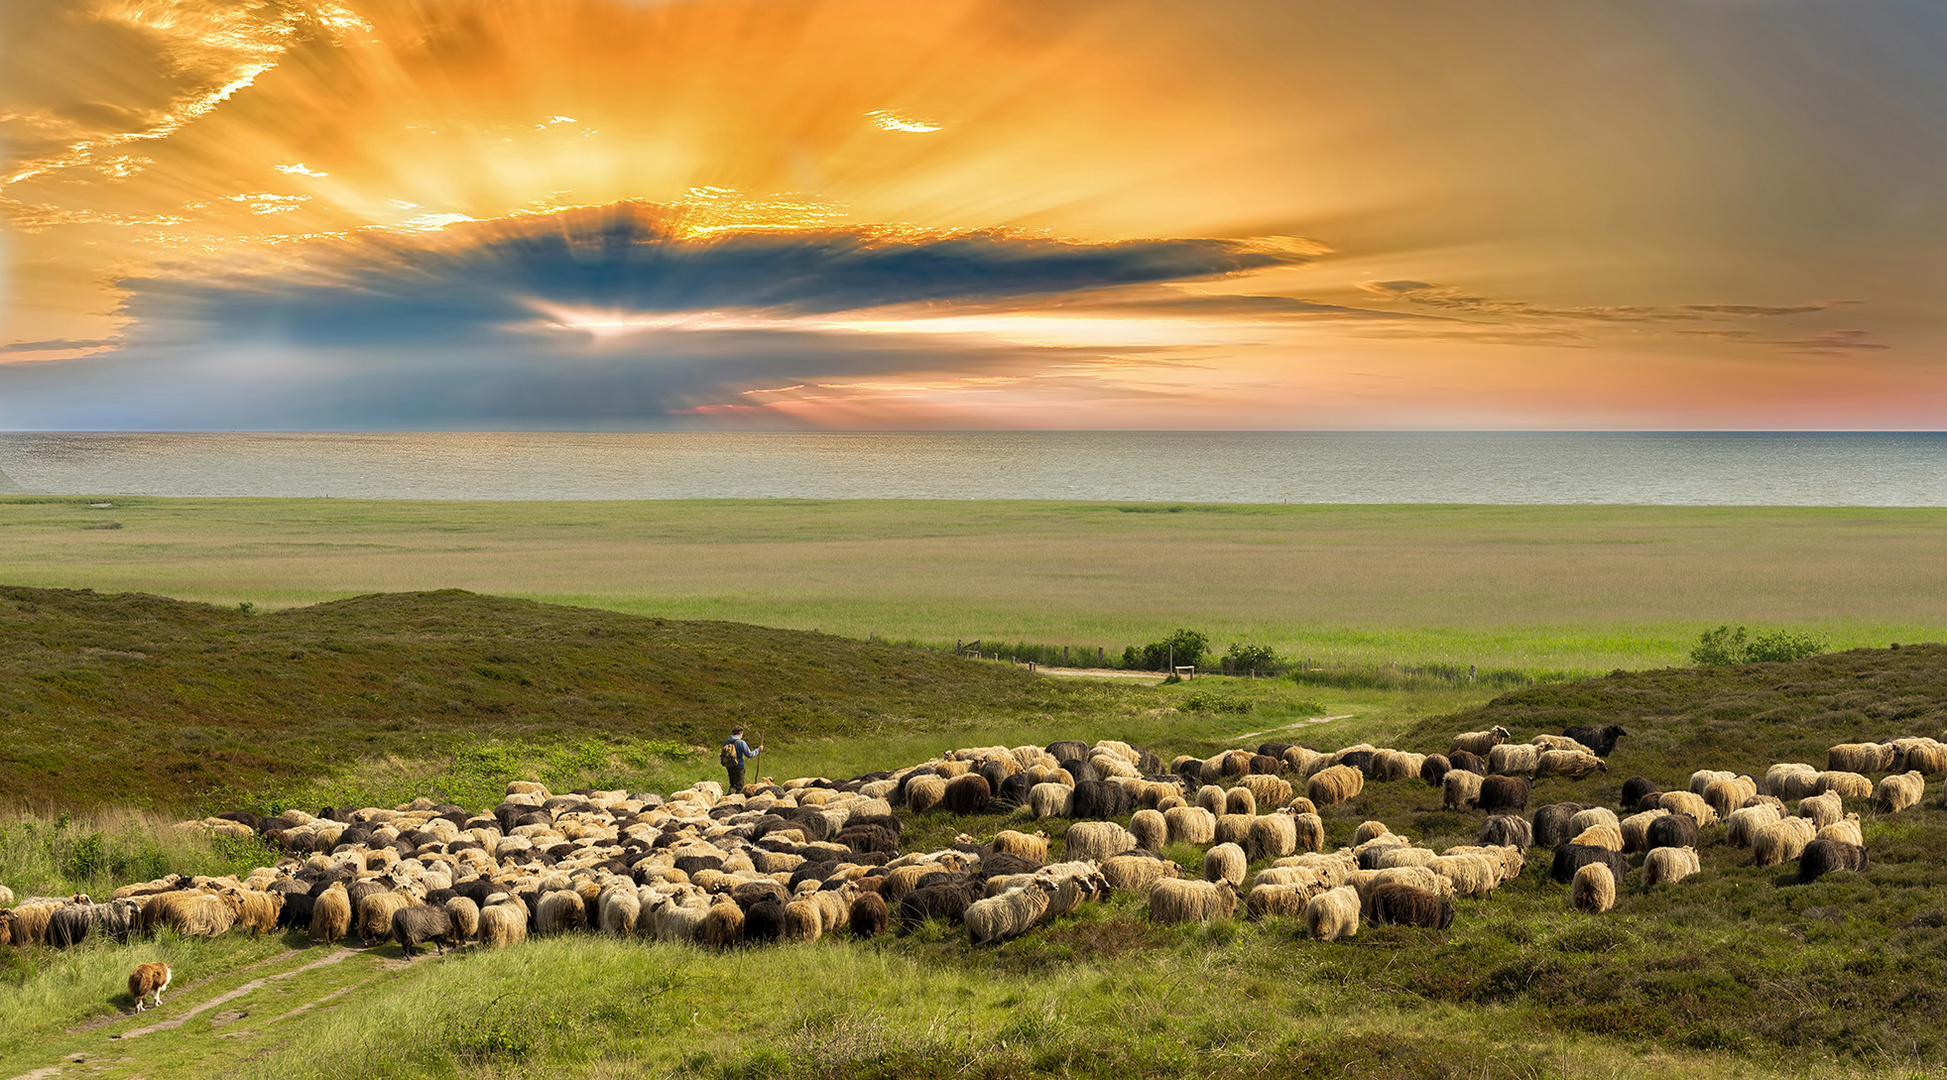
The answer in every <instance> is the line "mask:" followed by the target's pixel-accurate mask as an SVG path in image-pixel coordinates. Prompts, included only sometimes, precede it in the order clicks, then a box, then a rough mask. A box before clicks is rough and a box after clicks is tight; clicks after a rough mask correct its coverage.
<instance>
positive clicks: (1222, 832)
mask: <svg viewBox="0 0 1947 1080" xmlns="http://www.w3.org/2000/svg"><path fill="white" fill-rule="evenodd" d="M1256 820H1257V817H1256V816H1255V815H1252V814H1225V815H1224V816H1223V817H1220V818H1218V819H1217V837H1216V839H1217V843H1219V844H1236V845H1238V846H1239V847H1242V846H1243V845H1244V841H1246V840H1249V839H1250V838H1251V824H1252V823H1253V822H1255V821H1256Z"/></svg>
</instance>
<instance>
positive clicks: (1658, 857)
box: [1643, 847, 1703, 889]
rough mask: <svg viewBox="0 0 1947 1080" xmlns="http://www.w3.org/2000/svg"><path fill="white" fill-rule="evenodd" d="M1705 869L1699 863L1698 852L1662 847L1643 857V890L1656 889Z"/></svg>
mask: <svg viewBox="0 0 1947 1080" xmlns="http://www.w3.org/2000/svg"><path fill="white" fill-rule="evenodd" d="M1701 869H1703V864H1701V863H1700V862H1698V861H1697V851H1696V849H1695V848H1688V847H1660V848H1656V849H1655V850H1653V851H1651V852H1650V853H1649V854H1648V855H1646V856H1644V857H1643V888H1645V889H1654V888H1656V887H1657V886H1658V885H1662V884H1664V883H1666V882H1671V881H1682V880H1683V879H1684V878H1687V877H1689V876H1690V875H1692V874H1694V873H1696V872H1698V871H1699V870H1701Z"/></svg>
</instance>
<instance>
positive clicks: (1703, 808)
mask: <svg viewBox="0 0 1947 1080" xmlns="http://www.w3.org/2000/svg"><path fill="white" fill-rule="evenodd" d="M1656 804H1657V805H1658V806H1660V807H1662V808H1663V809H1665V810H1668V811H1669V812H1671V813H1672V814H1689V815H1690V816H1691V817H1693V818H1696V819H1697V826H1698V827H1699V828H1702V827H1704V826H1706V825H1715V824H1717V811H1715V810H1713V809H1711V808H1710V804H1709V803H1707V802H1705V801H1704V797H1703V796H1702V795H1698V794H1696V793H1695V792H1689V791H1666V792H1664V793H1663V795H1662V796H1661V797H1660V798H1658V799H1657V801H1656Z"/></svg>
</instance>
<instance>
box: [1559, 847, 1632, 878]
mask: <svg viewBox="0 0 1947 1080" xmlns="http://www.w3.org/2000/svg"><path fill="white" fill-rule="evenodd" d="M1590 863H1602V864H1603V865H1605V866H1607V867H1608V868H1609V872H1610V873H1611V874H1613V875H1614V876H1615V880H1617V881H1621V880H1622V879H1623V878H1625V877H1627V876H1629V857H1628V856H1626V855H1624V854H1623V853H1622V852H1620V851H1610V850H1609V849H1608V848H1600V847H1589V846H1585V845H1580V844H1563V845H1562V846H1561V847H1558V848H1556V849H1555V861H1554V863H1553V864H1552V865H1551V866H1550V867H1549V868H1548V876H1549V877H1551V878H1553V879H1554V880H1555V881H1556V882H1557V883H1558V884H1562V885H1566V884H1568V883H1569V882H1570V881H1572V880H1574V878H1575V873H1576V871H1578V870H1580V869H1582V868H1583V867H1584V866H1587V865H1588V864H1590Z"/></svg>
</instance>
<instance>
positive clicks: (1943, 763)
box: [1893, 739, 1947, 776]
mask: <svg viewBox="0 0 1947 1080" xmlns="http://www.w3.org/2000/svg"><path fill="white" fill-rule="evenodd" d="M1898 757H1899V760H1898V761H1896V762H1895V763H1894V764H1893V768H1896V769H1901V770H1905V771H1909V772H1917V773H1920V774H1921V775H1923V776H1932V775H1934V774H1935V773H1943V772H1947V745H1943V744H1941V743H1940V742H1938V741H1936V740H1934V739H1914V740H1911V741H1906V743H1905V745H1904V746H1903V747H1901V748H1900V753H1899V755H1898Z"/></svg>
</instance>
